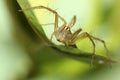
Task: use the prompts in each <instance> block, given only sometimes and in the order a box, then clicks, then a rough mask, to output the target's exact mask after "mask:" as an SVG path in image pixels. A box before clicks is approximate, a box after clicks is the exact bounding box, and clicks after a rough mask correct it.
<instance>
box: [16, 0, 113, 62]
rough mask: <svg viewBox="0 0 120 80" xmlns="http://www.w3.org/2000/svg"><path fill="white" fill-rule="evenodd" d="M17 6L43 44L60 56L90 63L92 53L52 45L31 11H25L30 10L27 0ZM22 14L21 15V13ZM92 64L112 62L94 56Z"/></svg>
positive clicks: (21, 0) (19, 2)
mask: <svg viewBox="0 0 120 80" xmlns="http://www.w3.org/2000/svg"><path fill="white" fill-rule="evenodd" d="M17 2H18V4H19V5H20V7H21V9H22V10H23V13H24V14H25V16H26V18H27V20H28V22H29V24H30V26H31V27H32V29H33V30H34V31H35V33H36V34H37V35H38V36H39V37H40V38H42V39H43V41H44V42H45V44H47V45H49V46H48V47H50V48H51V49H52V50H54V51H56V53H57V54H62V55H65V56H68V57H71V58H74V59H77V60H80V61H84V62H87V63H90V62H91V59H92V57H93V54H92V53H87V52H83V51H81V50H79V49H77V48H73V47H66V46H61V45H56V44H54V43H52V42H51V41H50V40H49V39H48V38H47V37H46V35H45V31H44V30H43V28H42V26H41V25H40V23H39V22H38V20H37V18H36V15H35V14H34V13H33V11H32V10H25V11H24V9H27V8H30V7H31V5H30V4H29V1H28V0H17ZM21 14H22V13H21ZM93 59H94V64H106V62H107V63H108V62H110V63H111V62H114V61H112V60H111V59H109V58H108V57H104V56H100V55H96V54H95V55H94V57H93Z"/></svg>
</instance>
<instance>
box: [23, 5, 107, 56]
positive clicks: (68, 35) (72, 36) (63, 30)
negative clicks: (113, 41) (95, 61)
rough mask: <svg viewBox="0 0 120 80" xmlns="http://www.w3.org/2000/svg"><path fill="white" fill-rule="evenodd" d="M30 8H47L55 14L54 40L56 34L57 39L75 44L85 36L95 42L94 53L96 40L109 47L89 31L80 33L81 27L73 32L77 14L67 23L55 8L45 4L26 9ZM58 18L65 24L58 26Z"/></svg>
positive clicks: (71, 44)
mask: <svg viewBox="0 0 120 80" xmlns="http://www.w3.org/2000/svg"><path fill="white" fill-rule="evenodd" d="M29 9H45V10H48V11H50V12H52V13H53V14H55V22H54V32H53V34H52V35H51V40H52V37H53V35H55V37H56V39H57V41H59V42H62V43H64V44H65V45H66V46H74V45H75V42H76V41H78V40H80V39H84V38H89V39H90V41H91V42H92V44H93V54H94V53H95V43H94V40H97V41H100V42H102V43H103V44H104V47H105V48H106V49H107V47H106V44H105V42H104V40H101V39H99V38H97V37H94V36H92V35H90V34H89V33H87V32H83V33H81V34H79V33H80V32H81V31H82V29H81V28H80V29H78V30H77V31H75V32H74V33H72V32H71V28H72V27H73V26H74V24H75V23H76V16H73V18H72V20H71V21H70V23H69V24H68V25H67V23H66V21H65V19H64V18H63V17H61V16H60V15H59V14H58V13H57V12H56V11H55V10H53V9H51V8H48V7H45V6H36V7H31V8H28V9H25V10H29ZM21 11H22V10H21ZM58 19H60V20H61V21H63V25H62V26H60V27H58Z"/></svg>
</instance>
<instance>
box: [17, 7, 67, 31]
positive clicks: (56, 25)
mask: <svg viewBox="0 0 120 80" xmlns="http://www.w3.org/2000/svg"><path fill="white" fill-rule="evenodd" d="M30 9H46V10H48V11H50V12H52V13H53V14H55V24H54V25H55V30H56V29H57V28H58V17H59V18H60V19H61V20H62V21H63V23H64V25H66V24H67V23H66V21H65V20H64V18H62V17H61V16H60V15H59V14H58V13H57V12H56V11H55V10H53V9H51V8H48V7H45V6H35V7H30V8H27V9H23V10H19V11H20V12H21V11H25V10H30Z"/></svg>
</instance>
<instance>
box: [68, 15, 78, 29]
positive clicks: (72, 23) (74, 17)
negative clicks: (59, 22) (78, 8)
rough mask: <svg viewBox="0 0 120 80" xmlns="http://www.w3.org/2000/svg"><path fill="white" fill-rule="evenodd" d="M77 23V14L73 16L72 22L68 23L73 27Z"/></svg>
mask: <svg viewBox="0 0 120 80" xmlns="http://www.w3.org/2000/svg"><path fill="white" fill-rule="evenodd" d="M75 23H76V16H73V18H72V19H71V21H70V23H69V24H68V27H70V28H72V27H73V26H74V25H75Z"/></svg>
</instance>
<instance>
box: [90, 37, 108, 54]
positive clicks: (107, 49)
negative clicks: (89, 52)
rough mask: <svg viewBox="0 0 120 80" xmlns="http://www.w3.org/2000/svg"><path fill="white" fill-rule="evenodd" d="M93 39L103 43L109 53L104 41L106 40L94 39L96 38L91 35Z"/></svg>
mask: <svg viewBox="0 0 120 80" xmlns="http://www.w3.org/2000/svg"><path fill="white" fill-rule="evenodd" d="M91 38H93V39H94V40H97V41H100V42H101V43H103V45H104V48H105V49H106V51H107V52H108V48H107V46H106V43H105V41H104V40H102V39H99V38H97V37H94V36H92V35H91Z"/></svg>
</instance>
